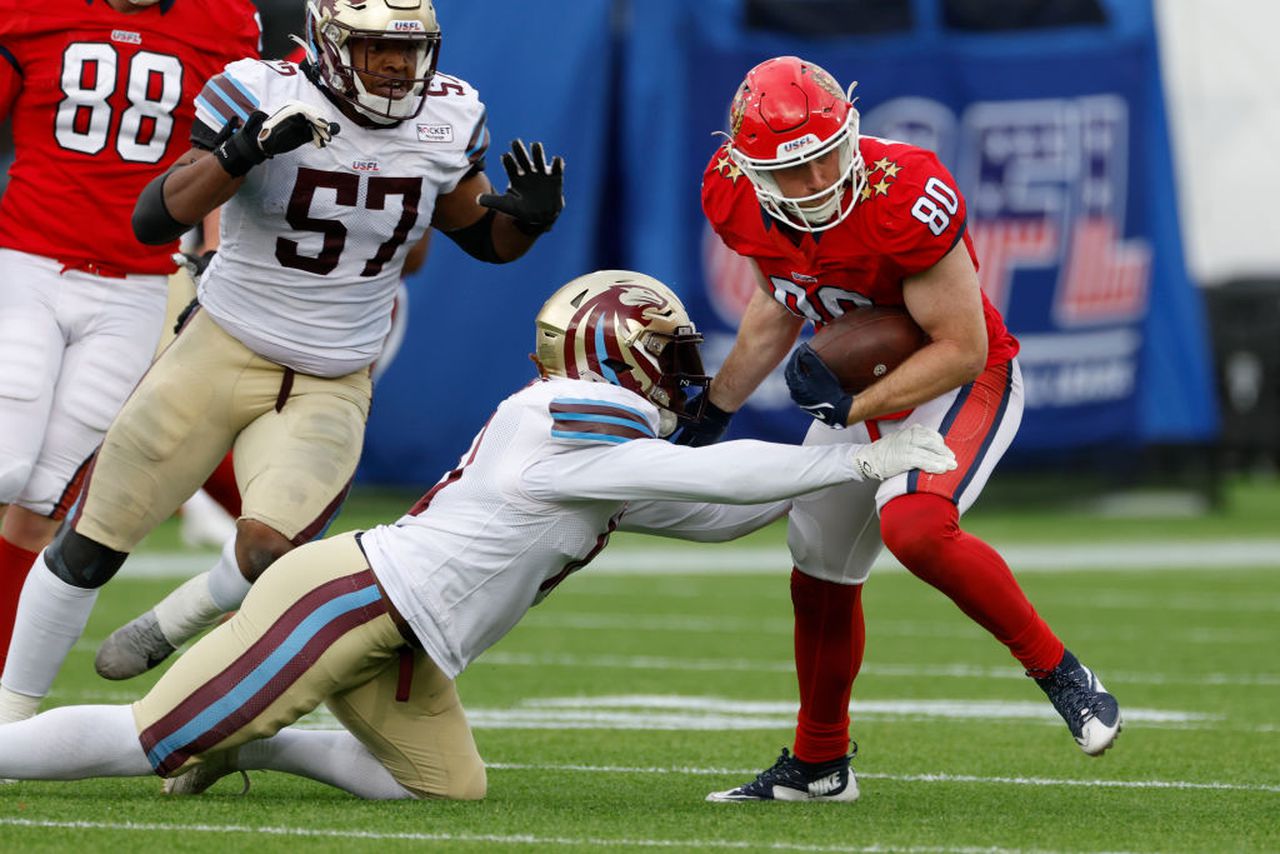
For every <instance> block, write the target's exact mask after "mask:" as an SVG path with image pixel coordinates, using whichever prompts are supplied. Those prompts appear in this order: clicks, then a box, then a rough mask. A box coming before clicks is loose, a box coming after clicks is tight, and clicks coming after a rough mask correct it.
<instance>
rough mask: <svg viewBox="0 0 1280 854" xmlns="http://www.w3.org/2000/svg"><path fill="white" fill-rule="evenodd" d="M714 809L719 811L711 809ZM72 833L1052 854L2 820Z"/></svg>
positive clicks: (866, 853) (1011, 852)
mask: <svg viewBox="0 0 1280 854" xmlns="http://www.w3.org/2000/svg"><path fill="white" fill-rule="evenodd" d="M710 809H716V808H715V807H710ZM6 825H7V826H9V827H40V828H66V829H69V830H117V831H128V832H132V833H245V834H250V835H261V836H285V837H295V836H296V837H309V838H319V839H376V840H387V841H401V840H404V841H410V842H461V843H468V844H471V843H477V842H487V843H492V844H503V845H572V846H575V847H579V848H677V849H679V848H685V849H693V848H720V849H728V850H735V851H748V850H749V851H815V852H828V851H830V852H853V854H879V852H886V851H905V852H910V854H1015V852H1025V854H1047V852H1037V851H1035V850H1032V849H1022V848H993V847H988V846H983V847H981V848H973V847H964V846H933V845H927V846H922V845H916V846H912V847H910V848H899V847H898V846H896V845H895V846H893V847H891V848H885V847H884V846H881V845H866V846H848V845H806V844H803V843H797V842H761V841H760V840H758V839H752V840H733V839H627V838H607V837H598V836H579V837H573V836H535V835H533V834H526V833H522V834H518V835H503V834H498V833H409V832H400V833H388V832H384V831H374V830H343V829H337V828H334V829H328V828H322V827H287V826H274V827H255V826H253V825H247V824H159V823H152V822H132V821H124V822H117V821H47V820H34V819H28V818H0V826H6ZM1115 854H1119V852H1115Z"/></svg>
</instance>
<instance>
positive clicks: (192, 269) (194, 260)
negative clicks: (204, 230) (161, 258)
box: [169, 249, 218, 282]
mask: <svg viewBox="0 0 1280 854" xmlns="http://www.w3.org/2000/svg"><path fill="white" fill-rule="evenodd" d="M217 254H218V250H217V249H210V250H209V251H207V252H203V253H201V254H199V255H195V254H193V253H191V252H175V253H173V254H172V255H171V256H169V257H170V258H172V259H173V263H175V264H177V265H178V266H179V267H183V268H185V269H186V271H187V273H188V274H190V276H191V279H192V281H197V282H198V281H200V277H201V276H202V275H204V271H205V270H206V269H207V268H208V267H209V262H210V261H212V260H213V256H214V255H217Z"/></svg>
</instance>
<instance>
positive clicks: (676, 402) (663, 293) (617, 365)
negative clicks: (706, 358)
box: [535, 270, 711, 436]
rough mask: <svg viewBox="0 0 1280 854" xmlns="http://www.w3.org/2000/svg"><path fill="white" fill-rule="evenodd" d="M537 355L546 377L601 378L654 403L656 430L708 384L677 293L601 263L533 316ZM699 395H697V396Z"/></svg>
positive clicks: (680, 415) (691, 416)
mask: <svg viewBox="0 0 1280 854" xmlns="http://www.w3.org/2000/svg"><path fill="white" fill-rule="evenodd" d="M535 325H536V327H537V345H536V353H535V360H536V361H537V363H538V365H539V366H540V367H541V369H542V372H543V373H544V374H547V375H548V376H559V377H568V378H570V379H585V380H591V381H593V382H606V383H609V384H611V385H616V386H621V387H622V388H625V389H629V390H631V391H633V392H635V393H636V394H639V395H641V396H642V397H645V398H648V399H649V400H650V401H651V402H653V403H654V405H656V406H657V407H658V410H659V429H658V432H659V434H660V435H663V436H667V435H670V434H671V432H672V431H674V430H675V428H676V425H677V423H678V422H679V421H681V420H696V419H697V417H698V416H699V415H700V414H701V412H700V410H701V405H699V406H698V411H688V410H687V409H686V406H685V404H686V402H687V399H688V392H689V390H690V389H691V388H704V389H705V388H706V386H707V384H708V383H709V382H710V381H711V378H710V377H708V376H707V375H706V372H705V371H704V370H703V368H702V357H701V355H700V354H699V352H698V345H699V344H700V343H701V341H702V336H701V335H700V334H698V331H697V330H696V329H695V328H694V325H693V321H692V320H690V318H689V314H688V312H687V311H685V308H684V305H682V304H681V302H680V299H679V298H678V297H677V296H676V295H675V294H674V293H673V292H672V291H671V289H670V288H668V287H667V286H666V285H664V284H663V283H662V282H659V281H658V280H657V279H654V278H653V277H651V276H646V275H644V274H643V273H635V272H631V271H629V270H598V271H596V272H594V273H588V274H587V275H585V276H579V277H578V278H576V279H574V280H573V281H571V282H569V283H568V284H567V285H565V286H564V287H562V288H560V289H559V290H558V291H556V292H555V293H554V294H552V295H551V297H550V299H548V300H547V302H546V303H545V304H544V305H543V306H542V310H541V311H539V312H538V316H537V319H536V321H535ZM702 399H703V398H702V397H699V401H701V400H702Z"/></svg>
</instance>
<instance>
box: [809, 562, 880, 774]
mask: <svg viewBox="0 0 1280 854" xmlns="http://www.w3.org/2000/svg"><path fill="white" fill-rule="evenodd" d="M791 604H792V607H793V608H794V610H795V656H796V678H797V680H798V681H799V684H800V716H799V720H798V723H797V725H796V741H795V745H794V747H793V750H794V752H795V755H796V758H798V759H800V760H801V761H804V762H825V761H827V760H829V759H837V758H839V757H841V756H844V755H845V754H847V753H848V752H849V694H850V692H851V691H852V690H853V680H854V679H855V678H857V676H858V670H859V669H860V668H861V667H862V655H863V651H864V649H865V648H866V642H867V633H866V628H865V626H864V625H863V621H862V585H860V584H835V583H833V582H830V581H822V580H820V579H817V578H813V577H812V576H809V575H805V574H804V573H803V572H801V571H800V570H798V569H792V570H791Z"/></svg>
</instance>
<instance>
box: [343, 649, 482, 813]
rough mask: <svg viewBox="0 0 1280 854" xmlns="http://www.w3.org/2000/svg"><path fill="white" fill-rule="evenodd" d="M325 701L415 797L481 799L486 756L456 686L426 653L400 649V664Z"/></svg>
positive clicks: (344, 724)
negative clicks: (468, 719)
mask: <svg viewBox="0 0 1280 854" xmlns="http://www.w3.org/2000/svg"><path fill="white" fill-rule="evenodd" d="M326 705H328V707H329V710H330V711H331V712H333V714H334V716H335V717H337V719H338V720H340V721H341V722H342V724H343V726H345V727H346V728H347V729H348V730H350V731H351V732H352V733H353V734H354V735H355V736H356V737H357V738H358V739H359V740H360V741H361V742H362V743H363V744H364V746H365V747H367V748H368V750H369V751H370V752H371V753H372V754H373V755H374V756H376V757H377V758H378V760H379V761H380V762H381V763H382V765H384V766H385V767H386V768H387V770H388V771H389V772H390V773H391V775H392V776H393V777H394V778H395V779H396V780H397V781H398V782H399V784H400V785H402V786H403V787H404V788H405V789H407V790H408V791H410V792H412V793H413V795H414V796H415V797H419V798H447V799H450V800H478V799H480V798H483V797H484V795H485V791H486V787H487V783H486V778H485V770H484V761H483V760H482V759H481V758H480V752H479V750H477V749H476V743H475V739H474V738H472V736H471V727H470V725H469V724H468V723H467V717H466V713H465V712H464V711H463V708H462V703H461V701H460V700H459V699H458V691H457V689H456V687H455V686H454V682H453V680H452V679H450V678H448V677H447V676H445V674H444V673H443V672H441V670H440V668H439V667H437V666H436V664H435V662H433V661H432V660H431V659H430V658H429V657H428V656H427V655H425V654H424V653H422V652H420V651H415V650H413V649H411V648H409V647H404V648H402V649H401V651H400V657H399V661H398V663H397V665H392V666H389V667H387V668H385V669H384V670H383V671H382V672H381V673H380V674H378V676H377V677H376V678H374V679H372V680H370V681H369V682H366V683H365V684H363V685H359V686H357V687H355V688H352V689H350V690H348V691H345V692H342V693H339V694H335V695H334V696H332V697H330V698H329V699H328V701H327V702H326Z"/></svg>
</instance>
